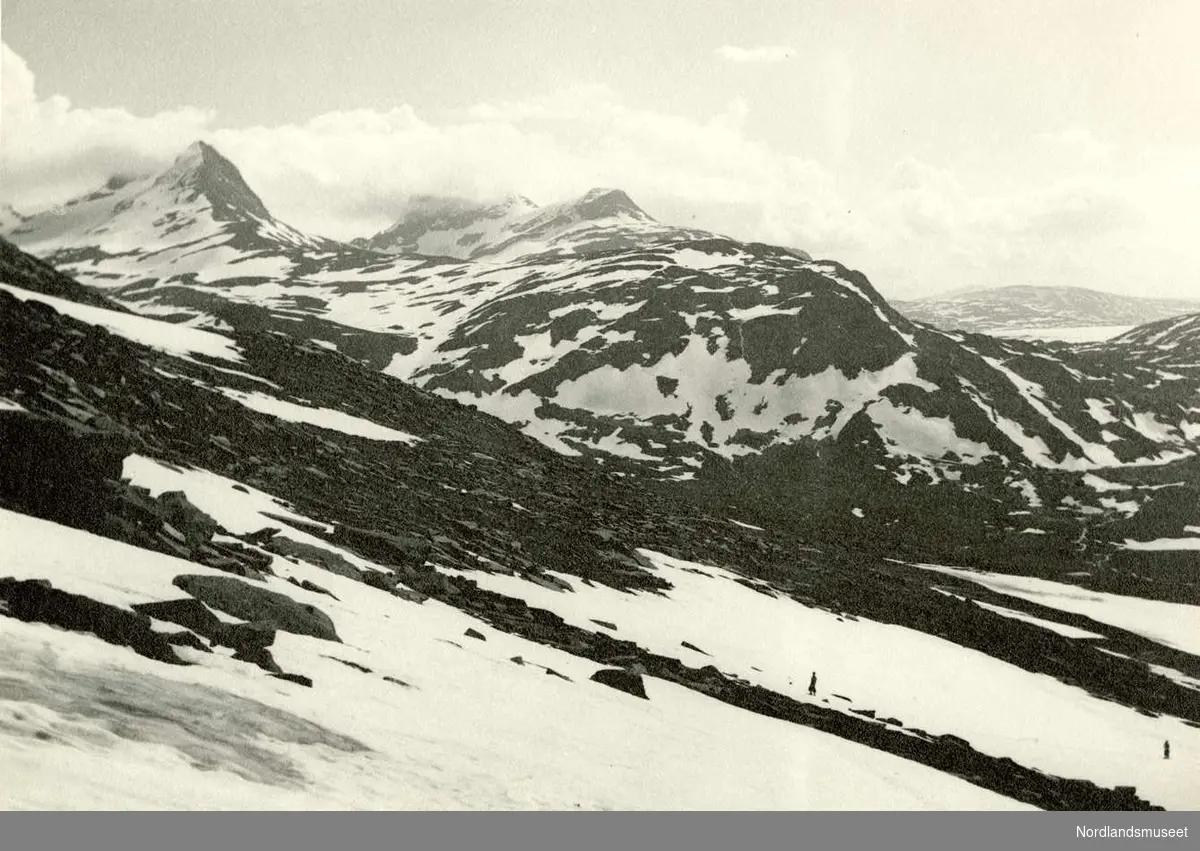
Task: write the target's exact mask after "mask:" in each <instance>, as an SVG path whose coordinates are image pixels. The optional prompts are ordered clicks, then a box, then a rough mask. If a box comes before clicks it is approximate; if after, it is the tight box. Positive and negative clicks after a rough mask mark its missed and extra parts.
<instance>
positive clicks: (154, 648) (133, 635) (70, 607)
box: [0, 577, 188, 665]
mask: <svg viewBox="0 0 1200 851" xmlns="http://www.w3.org/2000/svg"><path fill="white" fill-rule="evenodd" d="M0 600H4V601H5V603H6V607H5V608H6V609H7V612H8V614H9V615H11V616H12V617H14V618H16V619H17V620H22V621H26V622H27V623H45V624H49V625H51V626H57V627H61V628H63V629H69V630H71V631H72V632H90V633H93V634H95V636H96V637H97V638H99V639H100V640H102V641H106V642H108V643H109V644H115V645H118V646H121V647H128V648H130V649H131V650H133V651H134V652H135V653H137V654H138V655H140V656H145V657H146V658H148V659H154V660H156V661H159V662H167V663H168V664H171V665H186V664H188V663H187V662H185V661H183V660H182V659H180V658H179V656H177V655H176V654H175V649H174V648H173V647H172V646H171V644H170V642H169V641H168V640H167V637H166V636H165V635H162V634H160V633H157V632H155V631H154V630H153V628H151V625H150V618H148V617H147V616H146V615H143V614H140V613H138V612H131V611H127V610H125V609H119V608H117V607H116V606H110V605H108V604H107V603H101V602H99V601H97V600H93V599H92V598H90V597H84V596H81V595H79V594H69V593H67V592H66V591H60V590H58V589H57V588H54V587H52V586H51V585H50V583H49V582H47V581H46V580H36V579H25V580H18V579H13V578H12V577H8V578H5V579H0Z"/></svg>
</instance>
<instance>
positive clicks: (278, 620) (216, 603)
mask: <svg viewBox="0 0 1200 851" xmlns="http://www.w3.org/2000/svg"><path fill="white" fill-rule="evenodd" d="M172 582H173V584H174V585H175V587H176V588H179V589H181V590H182V591H184V592H186V593H188V594H191V595H192V596H193V597H195V598H196V599H197V600H199V601H201V602H202V603H204V604H206V605H208V606H211V607H212V608H214V609H217V610H218V611H221V612H225V613H226V614H227V615H232V616H233V617H235V618H241V619H242V620H246V621H257V622H261V623H263V624H267V625H269V626H271V627H273V628H275V629H279V630H282V631H284V632H290V633H294V634H295V635H308V636H312V637H313V638H320V639H324V640H325V641H336V642H339V643H340V642H341V639H340V638H339V637H338V634H337V630H336V629H335V628H334V625H333V621H332V620H331V619H330V617H329V615H327V614H325V613H324V612H322V611H321V610H320V609H318V608H317V607H316V606H312V605H309V604H308V603H300V602H297V601H296V600H293V599H292V598H291V597H288V596H286V595H284V594H279V593H277V592H275V591H269V590H267V589H266V588H260V587H258V586H256V585H251V584H250V583H249V582H244V581H242V580H241V579H238V578H236V577H233V576H201V575H198V574H184V575H181V576H176V577H175V578H174V579H173V580H172Z"/></svg>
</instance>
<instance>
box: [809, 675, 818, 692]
mask: <svg viewBox="0 0 1200 851" xmlns="http://www.w3.org/2000/svg"><path fill="white" fill-rule="evenodd" d="M808 693H809V694H810V695H814V694H816V693H817V672H816V671H813V675H812V679H811V680H809V681H808Z"/></svg>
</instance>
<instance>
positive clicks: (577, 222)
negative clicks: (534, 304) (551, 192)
mask: <svg viewBox="0 0 1200 851" xmlns="http://www.w3.org/2000/svg"><path fill="white" fill-rule="evenodd" d="M711 236H712V234H710V233H707V232H705V231H697V230H687V229H683V228H676V227H671V226H668V225H663V224H661V223H660V222H657V221H655V220H654V219H653V218H652V217H651V216H650V215H649V214H647V213H646V212H645V211H644V210H643V209H642V208H641V207H639V206H638V205H637V204H635V203H634V202H633V200H632V199H631V198H630V197H629V196H628V195H626V194H625V193H624V192H622V191H621V190H619V189H592V190H590V191H589V192H587V193H585V194H584V195H583V196H581V197H580V198H577V199H574V200H571V201H566V202H562V203H559V204H551V205H548V206H545V207H539V206H538V205H536V204H534V203H533V202H532V201H530V200H529V199H528V198H525V197H524V196H520V195H516V196H510V197H509V198H506V199H504V201H502V202H500V203H498V204H490V205H484V204H476V203H472V202H469V201H466V200H463V199H460V198H446V197H433V196H416V197H415V198H413V199H412V201H411V202H410V207H409V209H408V210H407V211H406V212H405V213H404V214H403V215H402V216H401V217H400V219H399V221H397V222H396V224H394V225H392V226H391V227H389V228H387V229H386V230H384V231H381V232H380V233H378V234H376V235H375V236H373V237H371V238H369V239H361V240H356V241H355V243H354V244H355V245H358V246H361V247H364V248H370V249H373V250H375V251H381V252H384V253H388V254H424V255H432V256H444V257H456V258H459V259H467V258H480V257H487V256H502V257H508V258H512V257H518V256H521V255H525V254H546V253H551V254H560V255H561V254H589V253H595V252H603V251H612V250H615V249H626V248H636V247H642V246H647V245H651V244H653V243H656V242H663V241H666V240H669V239H682V238H698V239H703V238H708V237H711Z"/></svg>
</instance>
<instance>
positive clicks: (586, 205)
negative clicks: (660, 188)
mask: <svg viewBox="0 0 1200 851" xmlns="http://www.w3.org/2000/svg"><path fill="white" fill-rule="evenodd" d="M571 207H573V208H574V209H575V210H577V211H578V212H579V214H580V216H581V217H583V218H585V219H602V218H607V217H609V216H619V215H626V216H633V217H634V218H638V219H645V220H648V221H653V219H652V218H651V216H650V215H649V214H648V213H647V212H646V211H645V210H643V209H642V208H641V207H639V206H638V205H637V204H635V203H634V201H633V199H632V198H630V197H629V195H627V194H626V193H625V192H624V191H623V190H621V189H610V188H603V187H597V188H594V189H589V190H588V191H587V192H585V193H584V195H583V197H582V198H580V199H579V200H578V201H576V202H575V203H574V204H572V205H571Z"/></svg>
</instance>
